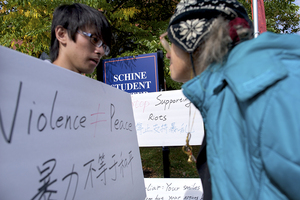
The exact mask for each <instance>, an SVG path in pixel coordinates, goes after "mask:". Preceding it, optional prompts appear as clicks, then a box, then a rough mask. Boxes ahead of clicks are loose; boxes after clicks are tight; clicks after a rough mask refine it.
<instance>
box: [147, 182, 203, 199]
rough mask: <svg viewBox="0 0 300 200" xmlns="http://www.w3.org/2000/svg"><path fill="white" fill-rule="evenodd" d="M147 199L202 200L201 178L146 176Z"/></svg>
mask: <svg viewBox="0 0 300 200" xmlns="http://www.w3.org/2000/svg"><path fill="white" fill-rule="evenodd" d="M145 188H146V192H147V197H146V198H145V200H164V199H167V200H202V194H203V189H202V184H201V181H200V179H199V178H145Z"/></svg>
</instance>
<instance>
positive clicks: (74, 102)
mask: <svg viewBox="0 0 300 200" xmlns="http://www.w3.org/2000/svg"><path fill="white" fill-rule="evenodd" d="M0 55H1V59H0V85H1V87H0V97H1V98H0V132H1V133H0V158H1V162H0V194H1V199H31V200H37V199H74V200H75V199H80V200H81V199H110V200H114V199H133V200H135V199H136V200H140V199H144V198H145V196H146V192H145V186H144V178H143V171H142V165H141V159H140V153H139V147H138V142H137V136H136V129H135V123H134V118H133V112H132V106H131V97H130V94H128V93H126V92H123V91H121V90H118V89H116V88H112V87H111V86H108V85H105V84H103V83H101V82H98V81H96V80H93V79H90V78H88V77H85V76H82V75H80V74H77V73H74V72H71V71H69V70H66V69H63V68H61V67H57V66H55V65H52V64H51V63H48V62H44V61H42V60H38V59H36V58H33V57H30V56H27V55H25V54H21V53H19V52H16V51H13V50H10V49H7V48H4V47H1V46H0Z"/></svg>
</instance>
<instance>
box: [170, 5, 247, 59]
mask: <svg viewBox="0 0 300 200" xmlns="http://www.w3.org/2000/svg"><path fill="white" fill-rule="evenodd" d="M220 15H222V16H223V17H225V18H226V19H229V20H233V19H235V18H241V19H242V20H244V21H246V23H247V24H248V26H249V27H252V22H251V20H250V19H249V18H248V14H247V12H246V10H245V8H244V7H243V6H242V5H241V4H240V3H239V2H237V1H236V0H181V1H180V3H179V4H178V5H177V7H176V9H175V14H174V15H173V16H172V18H171V20H170V22H169V27H168V38H169V39H170V41H171V42H172V43H174V44H176V45H177V46H179V47H180V48H181V49H183V50H184V51H186V52H188V53H193V52H194V51H195V49H196V48H197V47H198V46H199V45H200V44H201V42H202V40H203V37H204V36H205V35H206V34H207V33H209V31H210V29H211V27H212V25H213V24H214V22H215V21H216V19H217V17H218V16H220Z"/></svg>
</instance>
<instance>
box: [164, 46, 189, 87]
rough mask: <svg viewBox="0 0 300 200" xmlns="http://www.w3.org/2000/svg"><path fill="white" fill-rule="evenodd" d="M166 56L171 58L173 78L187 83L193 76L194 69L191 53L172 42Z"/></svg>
mask: <svg viewBox="0 0 300 200" xmlns="http://www.w3.org/2000/svg"><path fill="white" fill-rule="evenodd" d="M166 57H167V58H168V59H170V72H171V78H172V79H173V80H174V81H177V82H182V83H185V82H187V81H188V80H190V79H191V78H192V75H193V73H192V72H193V71H192V64H191V58H190V54H189V53H187V52H185V51H183V50H182V49H180V48H179V47H177V46H176V45H175V44H172V45H171V49H170V51H169V52H167V54H166Z"/></svg>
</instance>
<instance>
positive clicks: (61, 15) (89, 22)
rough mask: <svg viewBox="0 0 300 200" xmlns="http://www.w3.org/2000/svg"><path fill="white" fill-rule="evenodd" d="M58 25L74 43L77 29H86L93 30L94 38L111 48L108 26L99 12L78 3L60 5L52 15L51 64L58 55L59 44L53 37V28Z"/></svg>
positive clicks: (54, 36)
mask: <svg viewBox="0 0 300 200" xmlns="http://www.w3.org/2000/svg"><path fill="white" fill-rule="evenodd" d="M59 25H60V26H62V27H64V28H65V29H67V32H68V35H69V37H70V38H71V39H72V40H73V41H74V42H76V41H75V36H76V33H77V31H78V30H79V29H80V30H83V31H85V30H86V29H88V28H95V31H96V32H95V34H96V36H97V37H99V38H100V39H101V40H102V41H103V42H104V44H106V45H107V46H109V48H111V28H110V24H109V22H108V21H107V19H106V17H105V16H104V15H103V14H102V13H101V12H100V11H98V10H96V9H94V8H91V7H89V6H87V5H84V4H79V3H74V4H71V5H61V6H59V7H57V8H56V9H55V10H54V13H53V20H52V26H51V46H50V58H51V61H52V62H53V61H55V60H56V59H57V57H58V53H59V42H58V40H57V38H56V35H55V28H56V27H57V26H59Z"/></svg>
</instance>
